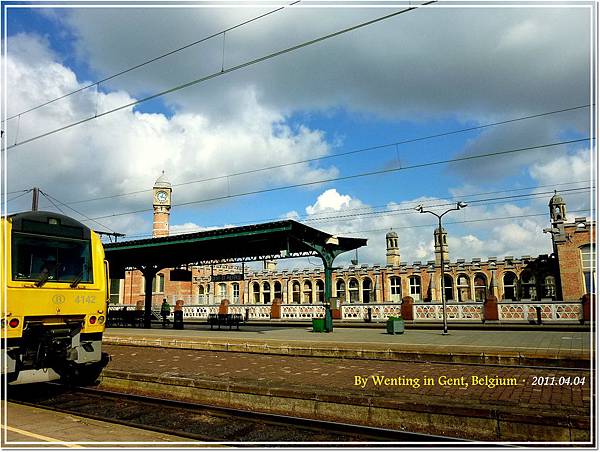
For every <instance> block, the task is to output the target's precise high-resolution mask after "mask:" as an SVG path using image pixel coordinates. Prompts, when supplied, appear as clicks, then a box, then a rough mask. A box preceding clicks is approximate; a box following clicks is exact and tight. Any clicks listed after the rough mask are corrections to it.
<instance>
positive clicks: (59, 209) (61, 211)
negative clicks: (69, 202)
mask: <svg viewBox="0 0 600 452" xmlns="http://www.w3.org/2000/svg"><path fill="white" fill-rule="evenodd" d="M39 192H40V194H42V195H43V196H44V197H45V198H46V199H47V200H48V201H50V202H51V203H52V205H53V206H54V207H55V208H56V209H57V210H58V211H59V212H60V213H63V214H64V213H65V211H64V210H62V209H61V208H60V207H58V206H57V205H56V204H55V202H54V201H53V200H52V198H51V197H50V196H48V194H47V193H44V192H43V191H42V190H39Z"/></svg>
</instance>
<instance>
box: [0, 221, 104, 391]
mask: <svg viewBox="0 0 600 452" xmlns="http://www.w3.org/2000/svg"><path fill="white" fill-rule="evenodd" d="M0 235H1V238H0V243H1V245H2V253H1V254H2V262H0V287H1V288H2V297H1V298H2V315H1V318H0V323H1V332H2V357H3V360H2V370H1V372H2V376H3V377H4V378H7V380H8V382H9V384H22V383H32V382H40V381H50V380H56V379H59V378H60V379H62V380H64V381H68V382H70V383H73V384H89V383H91V382H94V381H95V380H96V379H97V378H98V376H99V375H100V372H101V371H102V368H103V367H104V366H105V365H106V364H107V363H108V359H109V357H108V355H107V354H106V353H103V352H102V334H103V333H104V329H105V323H106V316H107V308H108V296H109V291H108V284H109V279H108V274H109V273H108V263H107V262H106V261H105V259H104V248H103V246H102V243H101V241H100V238H99V236H98V234H96V233H95V232H94V231H92V230H91V229H90V228H88V227H87V226H85V225H84V224H82V223H80V222H79V221H77V220H74V219H72V218H69V217H67V216H65V215H60V214H57V213H53V212H41V211H31V212H24V213H18V214H14V215H11V216H9V217H7V218H6V219H2V221H1V224H0Z"/></svg>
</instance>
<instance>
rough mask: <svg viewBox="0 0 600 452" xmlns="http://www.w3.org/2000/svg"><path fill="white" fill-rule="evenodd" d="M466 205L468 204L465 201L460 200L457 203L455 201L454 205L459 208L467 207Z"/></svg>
mask: <svg viewBox="0 0 600 452" xmlns="http://www.w3.org/2000/svg"><path fill="white" fill-rule="evenodd" d="M467 205H468V204H467V203H466V202H462V201H459V202H458V203H456V207H458V208H459V209H462V208H464V207H467Z"/></svg>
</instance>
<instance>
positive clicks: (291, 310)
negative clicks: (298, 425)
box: [109, 298, 583, 322]
mask: <svg viewBox="0 0 600 452" xmlns="http://www.w3.org/2000/svg"><path fill="white" fill-rule="evenodd" d="M178 299H181V298H178ZM184 302H185V300H184ZM174 305H175V303H174V302H173V303H172V304H171V312H173V307H174ZM219 306H220V303H213V304H190V305H186V304H184V305H183V308H182V309H183V318H184V320H205V319H207V318H208V315H209V314H217V313H218V312H219ZM401 307H402V305H401V304H400V303H364V304H342V305H341V306H340V310H341V318H342V320H345V321H358V322H364V321H366V320H369V319H370V320H372V321H375V322H377V321H385V320H387V318H388V317H392V316H394V317H395V316H400V315H401ZM123 308H125V309H126V310H128V311H133V310H136V305H122V304H121V305H109V311H114V310H122V309H123ZM536 308H540V310H541V319H542V321H544V320H545V321H558V322H561V321H578V320H580V319H581V318H582V315H583V310H582V305H581V302H579V301H542V302H535V301H526V302H522V301H501V302H499V303H498V319H499V320H500V321H515V322H517V321H520V322H528V321H530V320H536V319H537V311H536ZM153 309H160V304H159V303H158V304H154V305H153ZM228 309H229V313H230V314H241V315H242V317H243V318H244V319H246V320H269V319H270V318H271V305H270V304H230V305H229V307H228ZM412 309H413V319H414V321H416V322H419V321H436V322H437V321H442V318H443V312H442V304H441V303H425V302H419V303H414V304H413V306H412ZM324 315H325V306H324V305H323V304H282V305H281V320H310V319H311V318H313V317H323V316H324ZM446 317H447V319H448V320H458V321H472V322H481V321H482V320H483V303H473V302H471V303H456V302H449V303H447V304H446Z"/></svg>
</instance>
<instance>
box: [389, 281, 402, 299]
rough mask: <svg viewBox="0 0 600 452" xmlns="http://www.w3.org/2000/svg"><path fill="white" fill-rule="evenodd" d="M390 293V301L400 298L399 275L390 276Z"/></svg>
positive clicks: (400, 285)
mask: <svg viewBox="0 0 600 452" xmlns="http://www.w3.org/2000/svg"><path fill="white" fill-rule="evenodd" d="M390 295H391V301H392V302H398V301H401V300H402V284H401V281H400V277H399V276H392V277H391V278H390Z"/></svg>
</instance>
